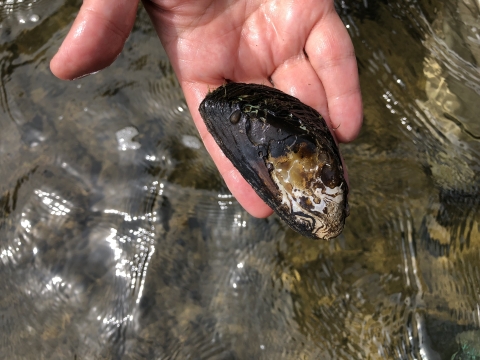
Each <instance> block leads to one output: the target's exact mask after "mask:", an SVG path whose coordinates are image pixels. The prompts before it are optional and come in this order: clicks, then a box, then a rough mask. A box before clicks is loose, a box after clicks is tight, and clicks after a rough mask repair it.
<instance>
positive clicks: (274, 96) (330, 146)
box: [199, 83, 349, 239]
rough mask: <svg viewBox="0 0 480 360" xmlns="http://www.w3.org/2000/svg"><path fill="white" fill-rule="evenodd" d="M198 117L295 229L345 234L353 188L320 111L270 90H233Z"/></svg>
mask: <svg viewBox="0 0 480 360" xmlns="http://www.w3.org/2000/svg"><path fill="white" fill-rule="evenodd" d="M199 111H200V114H201V115H202V118H203V120H204V121H205V124H206V126H207V128H208V131H209V132H210V133H211V134H212V136H213V138H214V139H215V141H216V142H217V144H218V145H219V146H220V148H221V149H222V151H223V152H224V153H225V155H226V156H227V157H228V158H229V159H230V161H231V162H232V163H233V165H234V166H235V167H236V168H237V169H238V171H239V172H240V173H241V174H242V176H243V177H244V178H245V179H246V180H247V182H248V183H249V184H250V185H252V187H253V188H254V189H255V191H256V192H257V194H258V195H259V196H260V197H261V198H262V199H263V200H264V201H265V202H266V203H267V204H268V205H269V206H270V207H271V208H272V209H273V210H275V212H277V214H279V215H280V217H281V218H282V219H283V220H285V222H286V223H287V224H288V225H289V226H290V227H292V228H293V229H294V230H296V231H298V232H299V233H301V234H303V235H306V236H309V237H311V238H315V239H332V238H334V237H336V236H338V235H339V234H340V233H341V232H342V230H343V226H344V223H345V217H347V216H348V213H349V210H348V202H347V194H348V185H347V182H346V180H345V177H344V171H343V166H342V160H341V158H340V153H339V150H338V147H337V144H336V142H335V140H334V138H333V136H332V134H331V133H330V130H329V129H328V127H327V124H326V123H325V120H324V119H323V118H322V117H321V115H320V114H319V113H318V112H317V111H316V110H314V109H313V108H311V107H310V106H307V105H305V104H303V103H302V102H300V101H299V100H298V99H296V98H294V97H292V96H290V95H287V94H285V93H283V92H281V91H279V90H277V89H274V88H271V87H268V86H264V85H256V84H240V83H228V84H226V85H224V86H221V87H219V88H218V89H216V90H215V91H213V92H211V93H209V94H208V95H207V96H206V98H205V99H204V100H203V102H202V103H201V104H200V109H199Z"/></svg>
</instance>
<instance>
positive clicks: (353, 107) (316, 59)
mask: <svg viewBox="0 0 480 360" xmlns="http://www.w3.org/2000/svg"><path fill="white" fill-rule="evenodd" d="M305 51H306V53H307V55H308V58H309V61H310V63H311V64H312V67H313V68H314V69H315V71H316V73H317V74H318V77H319V78H320V81H321V82H322V84H323V87H324V89H325V94H326V98H327V102H328V112H329V115H330V121H331V124H332V126H333V128H334V129H336V130H335V134H336V137H337V139H338V140H339V141H340V142H348V141H351V140H353V139H354V138H355V137H356V136H357V135H358V133H359V131H360V127H361V124H362V119H363V110H362V97H361V93H360V84H359V80H358V70H357V62H356V59H355V52H354V49H353V44H352V41H351V40H350V36H349V35H348V32H347V30H346V28H345V26H344V25H343V23H342V21H341V20H340V18H339V17H338V15H337V13H336V12H335V10H334V9H333V10H332V12H330V13H329V14H328V15H326V16H325V17H324V18H323V19H322V20H321V21H319V22H318V24H317V25H316V26H315V27H314V28H313V29H312V32H311V33H310V36H309V38H308V39H307V42H306V45H305Z"/></svg>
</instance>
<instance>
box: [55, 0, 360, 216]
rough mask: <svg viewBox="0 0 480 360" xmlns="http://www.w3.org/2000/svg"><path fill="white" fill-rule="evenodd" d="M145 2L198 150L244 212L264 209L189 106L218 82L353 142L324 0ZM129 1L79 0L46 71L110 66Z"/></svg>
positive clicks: (334, 29)
mask: <svg viewBox="0 0 480 360" xmlns="http://www.w3.org/2000/svg"><path fill="white" fill-rule="evenodd" d="M144 4H145V7H146V9H147V11H148V12H149V14H150V17H151V19H152V21H153V24H154V26H155V28H156V31H157V33H158V35H159V37H160V39H161V41H162V43H163V45H164V47H165V49H166V51H167V54H168V55H169V58H170V60H171V62H172V65H173V68H174V70H175V73H176V75H177V77H178V80H179V81H180V84H181V85H182V88H183V91H184V94H185V98H186V100H187V103H188V105H189V108H190V111H191V113H192V117H193V119H194V121H195V123H196V125H197V128H198V130H199V132H200V135H201V137H202V139H203V141H204V143H205V146H206V147H207V149H208V151H209V152H210V154H211V156H212V158H213V160H214V161H215V163H216V164H217V166H218V168H219V170H220V172H221V173H222V176H223V177H224V179H225V181H226V182H227V185H229V187H230V189H231V190H232V192H233V193H234V195H235V196H236V198H237V199H238V200H239V201H240V203H241V204H242V205H243V206H244V207H245V208H246V209H247V211H249V212H250V213H252V214H254V215H257V216H266V215H268V214H269V213H271V210H270V209H269V208H268V207H267V206H266V205H265V204H264V203H263V202H262V201H261V200H260V198H259V197H258V196H256V194H255V193H254V192H253V190H252V189H251V188H250V186H249V185H248V184H247V183H246V182H245V180H244V179H242V178H241V176H240V175H239V174H238V172H237V171H236V170H235V169H234V168H233V166H232V164H231V163H230V162H229V161H228V160H227V159H226V158H225V156H224V155H223V154H222V153H221V151H220V149H219V148H218V146H217V145H216V144H215V142H214V140H213V138H212V137H211V136H210V134H208V132H207V130H206V128H205V125H204V123H203V121H202V119H201V118H200V114H199V112H198V110H197V109H198V106H199V104H200V102H201V100H202V99H203V97H204V96H205V95H206V93H207V91H208V89H213V88H216V87H218V86H219V85H221V84H223V83H224V81H225V79H229V80H232V81H236V82H252V83H263V84H266V85H268V84H270V85H272V86H275V87H276V88H278V89H280V90H283V91H285V92H287V93H289V94H291V95H294V96H296V97H298V98H299V99H301V100H302V101H303V102H305V103H307V104H309V105H311V106H313V107H314V108H316V109H317V110H319V112H320V113H321V114H322V115H323V116H324V117H325V118H326V120H327V122H329V123H330V124H331V126H332V127H334V128H336V131H335V135H336V137H337V139H338V140H339V141H349V140H352V139H353V138H354V137H355V136H356V134H357V133H358V131H359V129H360V125H361V118H362V110H361V96H360V90H359V85H358V74H357V69H356V62H355V56H354V52H353V46H352V43H351V41H350V38H349V36H348V33H347V32H346V29H345V27H344V26H343V24H342V23H341V21H340V19H339V17H338V15H337V14H336V13H335V10H334V8H333V1H332V0H296V1H278V0H144ZM136 6H137V4H136V2H135V1H133V0H84V5H83V6H82V11H80V13H79V15H78V17H77V20H76V22H75V24H74V25H73V28H72V30H71V31H70V33H69V35H68V36H67V38H66V40H65V42H64V44H63V45H62V48H61V49H60V50H59V53H58V54H57V55H56V57H55V58H54V59H53V60H52V65H51V67H52V71H53V72H54V73H56V74H57V76H59V77H61V78H73V77H76V76H79V75H83V74H85V73H89V72H91V71H95V70H98V69H100V68H102V67H104V66H107V65H108V64H109V63H111V61H113V59H114V58H115V57H116V55H117V54H118V52H120V51H121V47H122V46H123V42H124V41H125V40H126V38H127V36H128V33H129V32H130V30H131V27H132V26H133V21H134V18H135V11H136ZM85 24H87V25H89V26H88V27H86V26H85ZM78 30H81V31H80V32H79V31H78ZM98 30H102V31H98ZM78 34H80V36H77V35H78ZM98 34H100V35H98ZM98 49H102V50H103V52H101V53H99V52H98ZM81 55H88V56H81ZM84 59H87V60H84ZM65 60H67V61H68V64H69V65H65V64H66V63H67V61H65Z"/></svg>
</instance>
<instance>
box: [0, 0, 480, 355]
mask: <svg viewBox="0 0 480 360" xmlns="http://www.w3.org/2000/svg"><path fill="white" fill-rule="evenodd" d="M475 1H476V2H475ZM79 4H80V2H79V1H76V0H37V1H33V2H32V1H31V0H26V1H22V2H20V1H19V0H1V1H0V85H1V87H0V129H1V130H0V179H1V181H0V358H1V359H99V358H101V359H120V358H122V359H145V358H147V359H455V360H460V359H463V360H465V359H469V360H473V359H479V358H480V298H479V297H480V269H479V264H480V225H479V223H480V209H479V208H480V196H479V185H480V179H479V178H480V119H479V116H480V115H479V114H480V70H479V64H480V11H479V8H480V3H479V2H478V0H458V1H457V0H449V1H447V2H443V1H436V0H430V1H429V0H418V1H415V0H400V1H393V0H392V1H388V0H376V1H372V0H363V1H353V0H346V1H342V2H338V3H336V5H337V9H338V11H339V13H340V14H341V16H342V19H343V20H344V22H345V24H346V26H347V27H348V30H349V32H350V35H351V36H352V39H353V41H354V44H355V48H356V52H357V57H358V62H359V69H360V76H361V83H362V90H363V95H364V105H365V125H364V127H363V129H362V133H361V134H360V137H359V138H358V140H356V141H355V142H354V143H351V144H347V145H343V146H342V152H343V155H344V157H345V161H346V163H347V165H348V169H349V177H350V181H351V187H352V192H351V197H350V202H351V215H350V217H349V218H348V219H347V226H346V228H345V231H344V233H343V234H342V235H341V236H340V237H339V238H338V239H336V240H334V241H331V242H316V241H312V240H309V239H306V238H303V237H300V236H299V235H297V234H295V233H293V232H292V231H291V230H289V229H288V228H287V227H286V226H285V225H284V224H283V223H282V222H281V221H280V220H279V219H278V218H276V217H275V216H273V217H270V218H268V219H263V220H260V219H254V218H252V217H250V216H249V215H248V214H246V213H245V211H243V210H242V209H241V207H240V206H239V205H238V203H237V202H236V201H235V199H234V198H232V197H231V196H230V195H229V193H228V190H227V188H226V187H225V185H224V183H223V181H222V180H221V178H220V176H219V174H218V173H217V171H216V169H215V167H214V165H213V163H212V161H211V160H210V159H209V157H208V155H207V153H206V151H205V149H204V148H203V145H202V144H201V141H200V139H199V137H198V135H197V132H196V130H195V128H194V126H193V124H192V121H191V119H190V115H189V112H188V109H187V107H186V105H185V101H184V99H183V96H182V93H181V91H180V88H179V86H178V84H177V82H176V79H175V77H174V75H173V74H172V70H171V67H170V65H169V63H168V59H167V58H166V56H165V53H164V51H163V49H162V48H161V46H160V44H159V42H158V40H157V38H156V35H155V34H154V32H153V30H152V28H151V26H150V24H149V21H148V18H147V16H146V14H145V13H144V11H143V10H141V11H140V15H139V17H138V20H137V24H136V26H135V29H134V31H133V33H132V35H131V37H130V39H129V40H128V42H127V45H126V46H125V49H124V51H123V53H122V55H121V56H120V57H119V58H118V59H117V61H116V62H115V63H114V65H112V66H111V67H110V68H108V69H106V70H104V71H102V72H100V73H98V74H96V75H93V76H89V77H87V78H83V79H80V80H77V81H74V82H63V81H60V80H57V79H56V78H54V77H53V75H52V74H51V73H50V71H49V69H48V63H49V60H50V59H51V57H52V56H53V54H54V52H55V50H56V49H57V48H58V46H59V45H60V43H61V41H62V39H63V37H64V36H65V34H66V32H67V30H68V28H69V24H70V23H71V21H73V19H74V16H75V14H76V11H78V7H79Z"/></svg>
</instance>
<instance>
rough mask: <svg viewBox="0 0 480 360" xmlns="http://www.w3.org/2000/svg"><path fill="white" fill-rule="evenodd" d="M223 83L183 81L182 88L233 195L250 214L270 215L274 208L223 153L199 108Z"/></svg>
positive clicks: (212, 155)
mask: <svg viewBox="0 0 480 360" xmlns="http://www.w3.org/2000/svg"><path fill="white" fill-rule="evenodd" d="M221 85H222V83H217V84H210V85H207V84H203V86H200V85H199V84H198V83H195V84H193V83H188V82H183V83H182V88H183V92H184V94H185V98H186V100H187V104H188V107H189V109H191V112H192V117H193V120H194V122H195V125H196V126H197V129H198V132H199V133H200V137H201V138H202V140H203V143H204V144H205V147H206V149H207V151H208V152H209V154H210V156H211V157H212V159H213V161H214V162H215V164H216V165H217V168H218V170H219V171H220V174H221V175H222V177H223V179H224V180H225V183H226V184H227V186H228V188H229V190H230V191H231V192H232V195H233V196H234V197H235V198H236V199H237V201H238V202H239V203H240V205H242V207H243V208H244V209H245V210H246V211H247V212H248V213H249V214H250V215H252V216H255V217H258V218H264V217H267V216H270V215H271V214H272V213H273V211H272V209H270V207H269V206H268V205H267V204H266V203H265V202H264V201H263V200H262V199H261V198H260V197H259V196H258V195H257V193H256V192H255V190H253V188H252V187H251V185H250V184H248V183H247V181H246V180H245V179H244V178H243V177H242V176H241V175H240V173H239V172H238V170H237V169H236V168H235V167H234V166H233V164H232V163H231V162H230V160H229V159H228V158H227V157H226V156H225V155H224V154H223V152H222V150H221V149H220V148H219V146H218V145H217V143H216V142H215V140H214V139H213V137H212V135H211V134H210V133H209V132H208V130H207V127H206V126H205V123H204V122H203V119H202V117H201V116H200V113H199V112H198V110H197V109H198V107H199V106H200V103H201V102H202V100H203V98H204V97H205V96H206V95H207V92H208V90H209V89H210V90H213V89H216V88H217V87H219V86H221Z"/></svg>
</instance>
